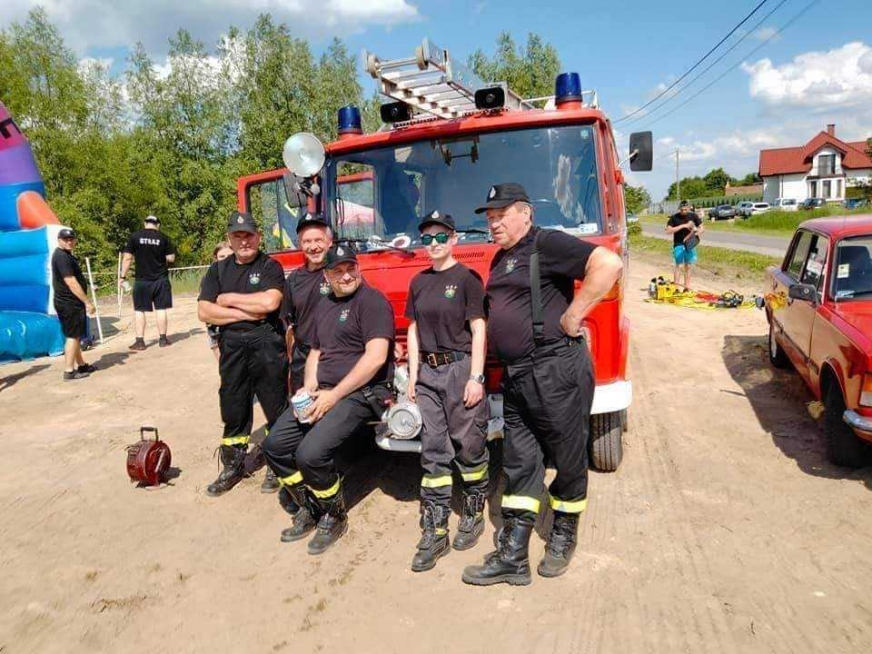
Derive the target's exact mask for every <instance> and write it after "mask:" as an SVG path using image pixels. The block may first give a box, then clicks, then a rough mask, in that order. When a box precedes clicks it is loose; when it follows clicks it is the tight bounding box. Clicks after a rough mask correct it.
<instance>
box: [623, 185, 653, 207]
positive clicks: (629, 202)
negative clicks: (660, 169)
mask: <svg viewBox="0 0 872 654" xmlns="http://www.w3.org/2000/svg"><path fill="white" fill-rule="evenodd" d="M624 203H625V204H626V206H627V211H630V212H632V213H639V212H641V211H642V209H645V208H646V207H647V206H648V205H649V204H651V195H650V194H649V193H648V191H647V190H645V187H644V186H630V185H629V184H627V185H626V186H624Z"/></svg>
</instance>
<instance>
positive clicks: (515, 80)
mask: <svg viewBox="0 0 872 654" xmlns="http://www.w3.org/2000/svg"><path fill="white" fill-rule="evenodd" d="M468 66H469V68H471V69H472V71H473V72H474V73H475V74H476V75H478V76H479V77H480V78H481V79H482V80H484V81H485V82H507V83H508V85H509V88H510V89H512V90H513V91H514V92H515V93H517V94H518V95H520V96H521V97H522V98H535V97H541V96H545V95H553V94H554V78H556V77H557V74H558V73H559V72H560V58H559V57H558V56H557V50H556V49H555V48H554V46H552V45H551V44H549V43H545V42H544V41H543V40H542V37H540V36H538V35H536V34H532V33H531V34H528V35H527V45H526V47H524V48H520V47H517V46H516V45H515V40H514V39H513V38H512V35H511V34H509V33H508V32H502V33H501V34H500V35H499V36H498V37H497V48H496V52H495V53H494V55H493V57H488V56H487V55H486V54H485V53H484V52H482V51H481V50H476V51H475V52H474V53H473V54H472V56H470V58H469V61H468Z"/></svg>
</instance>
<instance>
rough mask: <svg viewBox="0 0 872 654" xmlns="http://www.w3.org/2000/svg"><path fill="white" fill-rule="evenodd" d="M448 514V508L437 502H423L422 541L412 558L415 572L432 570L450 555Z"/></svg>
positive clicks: (419, 542)
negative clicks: (443, 558)
mask: <svg viewBox="0 0 872 654" xmlns="http://www.w3.org/2000/svg"><path fill="white" fill-rule="evenodd" d="M448 513H449V510H448V508H447V507H444V506H440V505H439V504H436V503H435V502H430V501H423V502H421V540H419V541H418V551H417V552H416V553H415V556H414V558H412V571H413V572H424V571H425V570H432V569H433V568H435V567H436V561H438V560H439V559H440V558H441V557H443V556H445V555H446V554H448V549H449V547H448V544H449V543H448Z"/></svg>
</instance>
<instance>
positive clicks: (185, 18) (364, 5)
mask: <svg viewBox="0 0 872 654" xmlns="http://www.w3.org/2000/svg"><path fill="white" fill-rule="evenodd" d="M37 5H41V6H42V7H43V8H44V9H45V10H46V12H47V14H48V16H49V19H50V20H51V21H52V22H54V23H55V24H56V25H58V27H59V28H60V30H61V33H62V34H63V36H64V37H65V38H66V39H67V41H68V43H69V44H70V45H71V47H73V49H74V50H76V51H77V52H81V53H84V52H85V51H86V50H87V49H88V48H92V47H104V48H111V47H117V46H128V47H129V46H132V45H133V44H134V43H136V42H137V41H142V42H143V43H144V44H145V46H146V49H147V50H149V51H150V52H156V51H166V47H167V39H168V38H169V37H171V36H172V35H173V34H175V32H176V31H177V30H178V29H180V28H183V29H187V30H188V31H189V32H191V33H192V34H193V35H194V36H195V37H197V38H200V39H203V40H204V41H205V42H206V43H207V44H211V43H213V42H214V41H215V39H216V38H217V35H218V34H220V33H222V32H225V31H226V30H227V28H228V27H229V26H231V25H237V26H240V27H245V26H248V25H250V24H251V23H252V22H253V21H254V19H255V18H256V17H257V15H258V14H261V13H271V14H272V15H273V16H274V17H275V19H276V20H277V21H282V22H286V23H287V25H288V27H289V28H290V30H291V31H292V32H293V33H294V34H295V35H297V36H303V37H308V38H321V37H326V36H333V35H337V36H343V35H347V34H350V33H353V32H359V31H361V30H364V29H366V28H368V27H379V26H380V27H392V26H395V25H398V24H402V23H408V22H412V21H416V20H418V19H419V18H420V15H419V13H418V9H417V7H416V5H414V4H412V3H411V1H410V0H188V1H187V2H178V1H177V0H127V2H123V3H122V2H117V0H6V2H5V3H4V10H3V12H2V13H0V27H2V26H4V25H5V24H7V23H9V22H12V21H15V20H22V19H24V18H25V16H26V14H27V12H28V11H29V10H30V9H32V8H34V7H36V6H37Z"/></svg>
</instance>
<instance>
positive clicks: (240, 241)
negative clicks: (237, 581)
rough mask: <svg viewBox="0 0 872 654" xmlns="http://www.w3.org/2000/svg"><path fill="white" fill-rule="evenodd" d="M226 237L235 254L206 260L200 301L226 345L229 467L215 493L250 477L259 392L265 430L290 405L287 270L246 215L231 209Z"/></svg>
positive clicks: (224, 446) (224, 456)
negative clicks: (283, 310)
mask: <svg viewBox="0 0 872 654" xmlns="http://www.w3.org/2000/svg"><path fill="white" fill-rule="evenodd" d="M227 236H228V239H229V241H230V247H231V248H232V249H233V256H231V257H227V258H226V259H224V260H223V261H216V262H215V263H213V264H212V265H211V266H210V267H209V270H208V271H207V272H206V275H205V277H204V278H203V282H202V285H201V287H200V297H199V298H198V300H199V301H198V303H197V304H198V306H197V315H198V317H199V318H200V320H202V321H203V322H205V323H208V324H210V325H217V326H218V327H219V336H218V346H219V348H220V351H221V356H220V361H219V366H218V371H219V374H220V375H221V387H220V390H219V391H218V393H219V400H220V403H221V420H222V421H223V422H224V437H223V438H222V439H221V463H222V464H223V465H224V468H223V469H222V471H221V474H219V475H218V478H217V479H216V480H215V481H214V482H213V483H211V484H210V485H209V486H208V487H207V489H206V493H207V494H209V495H211V496H213V497H214V496H218V495H221V494H222V493H226V492H227V491H229V490H230V489H231V488H233V487H234V486H235V485H236V484H237V483H239V481H240V480H241V479H242V478H243V477H244V476H245V456H246V453H247V451H248V441H249V438H250V437H251V434H249V430H250V429H251V424H252V413H253V403H254V395H255V393H256V394H257V398H258V400H259V401H260V405H261V407H263V412H264V415H265V416H266V421H267V428H268V429H269V428H270V427H271V426H272V425H273V423H274V422H275V421H276V419H277V418H278V417H279V415H281V413H282V411H284V409H285V407H286V406H287V375H288V355H287V352H286V350H285V341H284V338H283V337H282V330H281V324H280V321H279V306H280V305H281V302H282V290H283V288H284V283H285V276H284V272H283V271H282V267H281V265H279V263H278V262H277V261H275V260H274V259H271V258H269V257H268V256H267V255H266V254H264V253H263V252H262V251H261V250H260V249H259V247H258V246H259V245H260V233H259V232H258V229H257V225H256V224H255V222H254V219H253V218H252V217H251V216H250V215H249V214H247V213H241V212H234V213H233V214H232V215H231V216H230V220H229V221H228V224H227Z"/></svg>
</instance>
